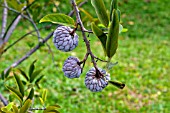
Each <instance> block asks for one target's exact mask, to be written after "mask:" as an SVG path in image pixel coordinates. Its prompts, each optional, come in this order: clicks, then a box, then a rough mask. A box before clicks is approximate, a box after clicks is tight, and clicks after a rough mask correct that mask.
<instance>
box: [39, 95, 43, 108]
mask: <svg viewBox="0 0 170 113" xmlns="http://www.w3.org/2000/svg"><path fill="white" fill-rule="evenodd" d="M39 99H40V102H41V104H42V105H43V106H44V101H43V99H42V98H41V97H39Z"/></svg>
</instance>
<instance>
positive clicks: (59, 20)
mask: <svg viewBox="0 0 170 113" xmlns="http://www.w3.org/2000/svg"><path fill="white" fill-rule="evenodd" d="M42 22H51V23H54V24H61V25H64V26H71V27H75V21H74V19H73V18H71V17H69V16H67V15H65V14H60V13H55V14H48V15H46V16H44V17H43V18H42V19H41V20H40V23H42Z"/></svg>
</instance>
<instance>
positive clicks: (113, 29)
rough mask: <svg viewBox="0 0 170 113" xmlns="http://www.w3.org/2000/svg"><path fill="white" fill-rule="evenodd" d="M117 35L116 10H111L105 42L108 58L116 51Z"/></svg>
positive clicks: (117, 20)
mask: <svg viewBox="0 0 170 113" xmlns="http://www.w3.org/2000/svg"><path fill="white" fill-rule="evenodd" d="M118 35H119V19H118V14H117V11H116V10H115V9H114V10H113V20H112V22H111V25H110V27H109V32H108V38H107V42H106V52H107V56H108V57H109V59H111V58H112V57H113V55H114V54H115V53H116V50H117V47H118Z"/></svg>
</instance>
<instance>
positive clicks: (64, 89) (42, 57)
mask: <svg viewBox="0 0 170 113" xmlns="http://www.w3.org/2000/svg"><path fill="white" fill-rule="evenodd" d="M119 1H120V2H119V8H120V10H121V12H122V20H121V22H122V24H123V26H124V27H125V28H127V29H128V32H126V33H121V34H120V37H119V47H118V50H117V53H116V55H115V56H114V57H113V59H112V62H116V61H118V62H119V63H118V65H116V66H114V67H113V69H112V70H109V72H110V74H111V79H112V80H117V81H121V82H123V83H125V84H126V87H125V88H124V89H123V90H120V89H117V88H116V87H114V86H112V85H108V87H106V88H105V89H104V90H103V91H102V92H98V93H92V92H90V91H89V90H88V89H87V88H86V87H85V85H84V78H85V74H86V72H87V71H88V70H89V69H90V68H91V67H92V64H91V62H90V57H89V59H88V61H87V62H86V65H85V68H84V72H83V74H82V75H81V77H80V78H79V79H68V78H66V77H65V76H64V75H63V72H62V65H63V62H64V61H65V59H67V57H69V56H76V57H78V58H79V59H83V57H84V55H85V53H86V48H85V44H84V42H83V40H82V37H81V34H80V33H79V34H80V38H79V45H78V47H77V48H76V49H75V50H74V51H72V52H68V53H64V52H60V51H59V50H57V49H56V48H55V47H54V45H53V43H52V38H51V39H50V40H49V41H48V44H50V45H51V48H52V51H53V53H54V62H53V60H52V56H51V54H50V53H49V50H48V47H47V46H43V47H42V48H41V49H39V50H38V51H37V52H36V53H34V54H33V55H32V56H31V57H30V58H29V59H28V60H26V61H24V62H23V63H22V64H21V65H19V66H18V67H17V68H22V69H26V70H28V67H29V65H30V63H31V62H32V61H33V60H35V59H37V60H38V61H37V63H36V68H37V69H41V68H43V69H44V71H43V72H42V74H44V75H45V77H44V79H43V81H41V87H44V88H46V89H47V90H48V97H47V102H46V105H49V104H56V103H57V104H59V105H60V106H61V107H62V108H61V109H60V111H61V112H62V113H80V112H81V113H90V112H91V113H137V112H139V113H169V112H170V96H169V95H170V88H169V87H170V83H169V81H170V75H169V73H170V49H169V48H170V34H169V33H170V29H169V25H170V16H169V15H170V11H169V7H170V4H169V0H150V2H146V1H147V0H140V1H138V0H119ZM109 2H110V0H108V2H107V3H106V4H107V5H109ZM83 7H84V8H85V9H87V10H88V8H92V7H91V6H90V4H89V3H88V4H87V5H84V6H83ZM90 11H91V13H92V14H93V13H94V12H93V11H92V10H90ZM28 24H29V23H28ZM28 24H26V25H25V24H23V23H20V25H19V26H18V27H17V30H16V31H15V32H14V34H13V35H12V37H11V40H10V41H9V43H8V44H7V45H9V44H11V43H12V42H13V41H14V40H16V39H18V38H19V37H20V36H22V35H21V34H24V32H26V31H28V30H30V29H31V27H30V28H29V26H28ZM27 26H28V27H27ZM26 27H27V28H28V29H25V28H26ZM22 29H24V30H23V32H21V30H22ZM53 30H54V29H53ZM51 31H52V30H51ZM49 32H50V31H45V30H44V31H42V32H41V33H42V36H44V37H45V36H46V35H47V34H48V33H49ZM89 40H90V43H91V47H92V51H93V53H94V54H95V55H96V56H98V57H99V58H102V59H106V58H105V57H104V54H103V52H102V51H103V50H102V47H100V46H101V45H100V42H99V40H98V39H97V38H96V37H95V36H94V35H92V34H91V35H90V37H89ZM36 43H37V38H36V37H34V36H28V37H27V38H25V39H24V40H22V41H21V42H19V43H18V44H17V45H16V46H14V47H12V48H11V49H9V51H8V52H6V53H5V54H4V55H3V56H2V57H1V58H0V72H1V71H2V70H4V69H5V68H7V67H8V66H9V65H10V64H12V63H13V62H14V61H16V60H18V59H19V58H21V57H22V56H23V55H25V53H27V51H29V50H30V48H31V47H30V46H28V45H31V44H32V45H35V44H36ZM98 66H99V67H101V68H102V67H104V66H105V63H103V62H100V61H98ZM9 84H11V85H13V82H12V81H11V82H9ZM0 85H1V87H0V92H1V93H2V94H3V95H4V96H5V97H6V98H8V97H9V92H8V91H7V90H6V89H5V88H4V86H3V81H0ZM37 95H39V94H37ZM10 98H12V97H10ZM39 103H40V102H39V100H38V98H37V99H35V103H34V107H41V105H40V104H39Z"/></svg>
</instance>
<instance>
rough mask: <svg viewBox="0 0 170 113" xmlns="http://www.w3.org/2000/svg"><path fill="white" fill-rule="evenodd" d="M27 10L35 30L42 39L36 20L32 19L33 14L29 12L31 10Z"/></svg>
mask: <svg viewBox="0 0 170 113" xmlns="http://www.w3.org/2000/svg"><path fill="white" fill-rule="evenodd" d="M26 12H27V15H28V17H29V18H30V20H31V21H30V22H31V23H32V25H33V27H34V28H35V30H36V33H37V37H38V40H39V41H40V39H41V35H40V31H39V30H38V27H37V25H36V24H35V22H34V20H33V19H32V17H31V14H30V13H29V11H28V10H26Z"/></svg>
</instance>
